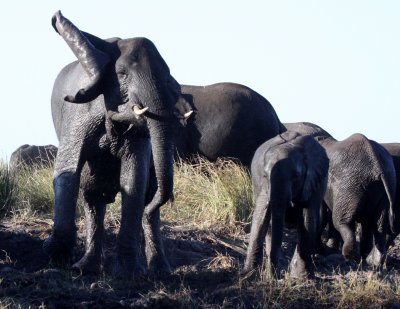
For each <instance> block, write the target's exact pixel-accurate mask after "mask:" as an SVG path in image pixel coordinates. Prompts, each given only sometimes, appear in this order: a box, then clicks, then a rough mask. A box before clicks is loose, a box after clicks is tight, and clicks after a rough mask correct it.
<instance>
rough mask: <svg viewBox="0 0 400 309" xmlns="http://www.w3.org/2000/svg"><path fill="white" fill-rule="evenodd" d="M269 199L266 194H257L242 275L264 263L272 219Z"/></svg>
mask: <svg viewBox="0 0 400 309" xmlns="http://www.w3.org/2000/svg"><path fill="white" fill-rule="evenodd" d="M268 201H269V198H268V196H267V195H266V194H259V195H258V196H257V200H256V207H255V209H254V213H253V219H252V223H251V231H250V240H249V244H248V246H247V254H246V260H245V262H244V268H243V270H242V275H246V274H248V273H250V272H253V271H254V270H255V269H256V268H257V267H258V266H261V265H262V258H263V243H264V239H265V236H266V234H267V230H268V226H269V222H270V219H271V210H270V208H269V207H268ZM267 247H268V245H267ZM269 247H270V246H269Z"/></svg>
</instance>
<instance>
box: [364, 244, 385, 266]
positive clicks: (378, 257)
mask: <svg viewBox="0 0 400 309" xmlns="http://www.w3.org/2000/svg"><path fill="white" fill-rule="evenodd" d="M366 261H367V264H368V265H370V266H373V267H376V268H380V267H382V265H383V264H384V261H385V254H384V253H382V252H381V251H379V249H378V248H377V247H376V246H374V247H373V248H372V250H371V252H370V254H369V255H368V256H367V258H366Z"/></svg>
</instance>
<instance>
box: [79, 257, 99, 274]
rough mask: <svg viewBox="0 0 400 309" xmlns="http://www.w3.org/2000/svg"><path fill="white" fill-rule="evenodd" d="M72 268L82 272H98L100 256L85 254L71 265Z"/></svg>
mask: <svg viewBox="0 0 400 309" xmlns="http://www.w3.org/2000/svg"><path fill="white" fill-rule="evenodd" d="M72 269H73V270H76V271H79V272H81V273H82V274H100V272H101V257H99V256H96V255H94V254H85V255H84V256H83V257H82V258H81V259H80V260H79V261H78V262H76V263H75V264H74V265H72Z"/></svg>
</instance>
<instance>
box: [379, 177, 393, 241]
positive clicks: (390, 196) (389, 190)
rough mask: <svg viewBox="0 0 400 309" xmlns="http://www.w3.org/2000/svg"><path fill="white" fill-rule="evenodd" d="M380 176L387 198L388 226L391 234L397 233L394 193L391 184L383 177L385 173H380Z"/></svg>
mask: <svg viewBox="0 0 400 309" xmlns="http://www.w3.org/2000/svg"><path fill="white" fill-rule="evenodd" d="M380 177H381V181H382V184H383V186H384V188H385V191H386V195H387V198H388V200H389V226H390V231H391V232H392V233H393V234H395V235H397V229H396V226H395V212H394V207H395V204H394V202H395V201H394V196H395V193H394V192H393V190H392V187H393V186H392V185H391V184H390V183H389V181H388V179H387V177H385V174H381V175H380Z"/></svg>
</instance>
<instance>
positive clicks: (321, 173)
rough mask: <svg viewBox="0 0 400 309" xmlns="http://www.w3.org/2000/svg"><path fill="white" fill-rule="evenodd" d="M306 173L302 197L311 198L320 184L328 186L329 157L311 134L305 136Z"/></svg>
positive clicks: (304, 198)
mask: <svg viewBox="0 0 400 309" xmlns="http://www.w3.org/2000/svg"><path fill="white" fill-rule="evenodd" d="M303 146H304V160H305V165H306V175H305V177H304V184H303V190H302V199H303V200H304V201H306V200H309V199H310V198H311V197H312V195H313V194H314V192H316V191H318V190H320V186H326V182H327V178H328V168H329V159H328V156H327V155H326V152H325V149H324V148H323V147H322V146H321V145H320V144H319V143H318V142H317V141H316V140H315V139H314V138H312V137H311V136H304V137H303Z"/></svg>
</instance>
